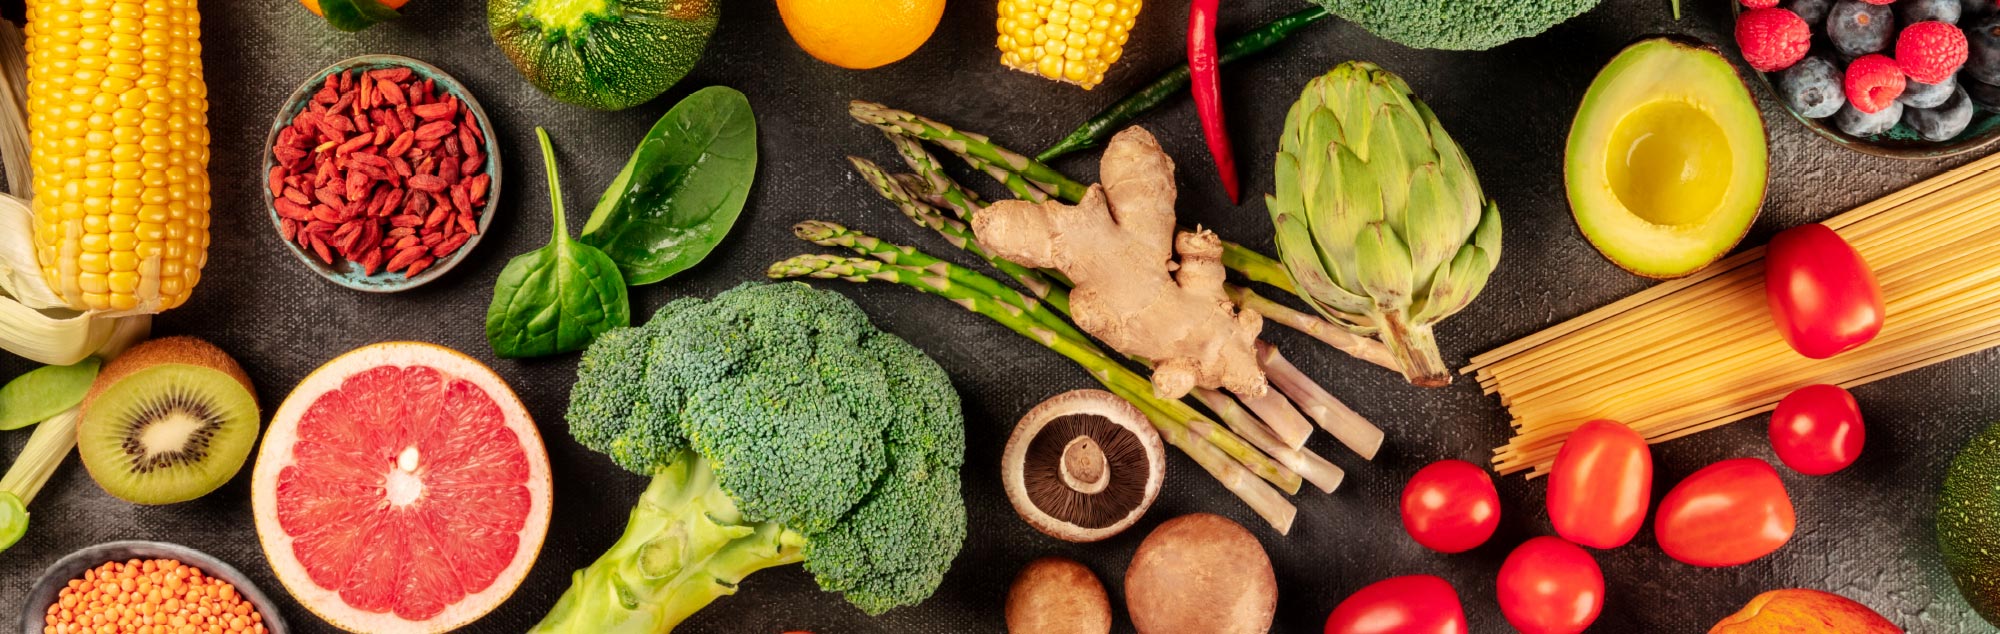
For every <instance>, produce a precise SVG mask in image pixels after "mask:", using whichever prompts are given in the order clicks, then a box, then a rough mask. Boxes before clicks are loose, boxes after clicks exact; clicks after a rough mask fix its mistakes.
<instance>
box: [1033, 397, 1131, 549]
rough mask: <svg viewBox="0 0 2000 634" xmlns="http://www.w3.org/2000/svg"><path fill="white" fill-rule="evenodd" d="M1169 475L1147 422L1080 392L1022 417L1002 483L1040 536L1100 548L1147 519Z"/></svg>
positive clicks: (1122, 405) (1121, 404) (1116, 403)
mask: <svg viewBox="0 0 2000 634" xmlns="http://www.w3.org/2000/svg"><path fill="white" fill-rule="evenodd" d="M1078 438H1087V439H1088V440H1089V441H1088V442H1076V440H1077V439H1078ZM1166 468H1167V461H1166V449H1165V447H1164V446H1163V445H1162V444H1161V442H1160V433H1159V432H1158V431H1157V430H1154V429H1153V424H1152V422H1151V421H1149V420H1147V419H1146V415H1145V414H1142V413H1140V412H1139V410H1138V408H1135V407H1133V406H1132V404H1131V403H1127V402H1125V400H1124V399H1120V398H1118V396H1117V395H1114V394H1112V393H1110V392H1106V391H1103V390H1076V391H1073V392H1065V393H1062V394H1058V395H1056V396H1054V397H1052V398H1050V399H1049V400H1046V401H1042V403H1041V404H1040V405H1036V406H1035V408H1034V409H1032V410H1029V411H1028V413H1027V415H1025V416H1022V417H1021V422H1020V423H1018V424H1016V425H1015V426H1014V435H1013V436H1012V437H1010V438H1008V439H1007V448H1006V449H1005V450H1004V451H1003V452H1002V453H1001V456H1000V482H1001V485H1002V487H1003V488H1005V489H1006V490H1007V500H1008V501H1009V502H1012V503H1013V505H1014V511H1015V512H1017V513H1020V515H1021V519H1024V520H1027V522H1028V524H1029V525H1031V526H1034V527H1035V530H1038V531H1041V532H1042V533H1044V534H1047V535H1048V536H1050V537H1054V538H1056V539H1060V540H1064V541H1070V542H1094V541H1099V540H1103V539H1106V538H1109V537H1111V536H1112V535H1117V534H1118V533H1120V532H1123V531H1124V530H1125V529H1126V528H1129V527H1131V526H1132V524H1134V523H1136V522H1138V521H1139V518H1140V517H1142V516H1144V515H1145V514H1146V509H1147V508H1149V507H1151V506H1152V505H1153V499H1154V498H1156V497H1159V494H1160V485H1161V482H1163V481H1164V480H1165V479H1166Z"/></svg>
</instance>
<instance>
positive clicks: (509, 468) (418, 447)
mask: <svg viewBox="0 0 2000 634" xmlns="http://www.w3.org/2000/svg"><path fill="white" fill-rule="evenodd" d="M549 494H550V491H549V458H548V453H547V451H546V450H544V449H543V448H542V438H541V435H540V434H539V433H538V432H537V431H536V430H535V423H534V421H533V420H532V419H530V418H529V417H528V411H527V408H525V407H523V406H522V405H521V400H520V399H519V398H518V397H516V396H514V391H513V390H512V389H510V388H508V387H507V383H506V382H505V381H503V380H501V379H500V376H499V375H497V374H494V373H493V370H491V369H489V368H487V367H486V366H485V365H483V364H481V363H480V362H478V361H476V360H473V359H472V358H471V357H467V356H465V355H463V354H459V353H458V352H455V351H452V350H450V349H447V348H442V347H438V346H434V345H430V344H424V343H408V342H398V343H382V344H376V345H372V346H367V347H364V348H360V349H357V350H355V351H353V352H349V353H347V354H345V355H342V356H340V357H339V358H336V359H334V360H332V361H329V362H327V364H326V365H323V366H320V368H319V369H318V370H314V371H313V373H312V374H310V375H307V376H306V378H305V380H304V381H301V382H300V383H299V386H298V387H297V388H295V389H293V390H292V394H291V395H290V396H288V397H286V398H285V402H284V404H283V405H280V406H278V411H277V413H276V414H275V415H274V417H273V419H272V421H271V425H270V427H269V429H267V430H266V432H265V434H264V445H263V449H262V450H261V451H259V452H258V456H257V469H256V471H255V472H254V473H253V474H252V479H251V494H250V495H251V505H252V507H253V508H254V509H255V510H256V513H257V537H258V539H259V540H260V541H262V543H263V546H264V556H265V558H267V559H269V560H270V562H271V569H272V571H274V572H276V573H277V576H278V581H280V582H282V583H284V585H285V589H286V590H288V591H290V592H291V593H292V596H293V597H295V598H297V599H298V600H299V602H300V603H302V604H304V605H305V606H306V608H307V609H309V610H312V612H313V613H314V614H317V615H319V617H320V618H322V619H325V620H326V621H327V622H328V623H331V624H333V625H334V626H336V627H339V628H341V629H344V630H347V631H350V632H361V633H364V634H401V633H405V632H423V633H434V632H443V631H446V630H451V629H455V628H457V627H459V626H462V625H465V624H467V623H470V622H472V621H473V620H476V619H478V618H479V617H481V616H484V615H485V614H486V613H487V612H490V611H492V610H493V608H494V607H496V606H498V605H500V603H501V602H502V601H505V600H506V599H507V596H508V595H510V594H513V592H514V589H515V588H516V587H518V586H520V585H521V580H522V579H523V578H525V577H526V576H527V574H528V569H529V568H530V567H532V566H533V565H534V561H535V555H536V553H538V552H539V551H540V550H541V547H542V538H543V537H544V536H546V535H547V534H548V528H549V504H550V501H549Z"/></svg>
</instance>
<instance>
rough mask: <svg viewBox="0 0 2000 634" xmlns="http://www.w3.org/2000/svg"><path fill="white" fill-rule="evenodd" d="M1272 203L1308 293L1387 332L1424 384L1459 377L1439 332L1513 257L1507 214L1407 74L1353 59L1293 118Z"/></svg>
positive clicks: (1324, 309)
mask: <svg viewBox="0 0 2000 634" xmlns="http://www.w3.org/2000/svg"><path fill="white" fill-rule="evenodd" d="M1276 171H1277V173H1276V181H1277V183H1276V185H1277V193H1276V194H1275V195H1270V196H1266V197H1265V202H1266V206H1267V207H1268V208H1269V210H1270V212H1271V222H1272V223H1273V224H1274V225H1276V227H1277V243H1278V255H1279V259H1281V260H1283V261H1284V263H1285V268H1286V269H1288V270H1290V271H1291V274H1292V278H1293V281H1294V282H1296V284H1295V285H1294V286H1296V288H1297V289H1298V294H1299V297H1301V298H1303V299H1304V300H1306V302H1307V303H1310V304H1312V306H1313V308H1314V309H1316V310H1318V311H1319V313H1320V314H1321V315H1324V316H1325V317H1326V318H1327V319H1329V320H1331V321H1333V322H1334V323H1337V324H1340V325H1342V326H1344V327H1346V328H1348V329H1349V330H1353V331H1354V332H1356V333H1359V334H1364V335H1374V336H1379V337H1381V339H1382V341H1383V343H1385V344H1388V346H1389V350H1390V352H1391V353H1392V354H1394V356H1395V358H1396V360H1397V361H1398V362H1399V364H1400V365H1401V366H1402V368H1403V374H1404V376H1405V377H1406V378H1408V379H1409V381H1410V382H1411V383H1415V384H1417V385H1423V386H1438V385H1444V384H1446V383H1450V382H1451V373H1450V370H1449V369H1448V368H1446V367H1445V365H1444V360H1443V359H1441V358H1440V357H1439V356H1438V350H1437V340H1436V338H1435V337H1434V336H1433V335H1432V333H1431V327H1432V326H1433V325H1435V324H1436V323H1438V322H1439V321H1441V320H1443V319H1444V318H1446V317H1449V316H1451V315H1452V314H1453V313H1457V312H1458V311H1459V310H1460V309H1462V308H1465V306H1466V304H1469V303H1471V302H1472V299H1473V298H1474V297H1477V296H1478V295H1479V291H1480V290H1482V289H1484V288H1485V287H1486V278H1487V276H1488V275H1489V274H1491V273H1492V272H1493V267H1494V266H1495V265H1496V264H1498V263H1499V261H1500V211H1499V207H1498V206H1496V205H1494V204H1493V201H1491V200H1487V199H1486V196H1485V195H1484V194H1482V193H1480V190H1479V178H1478V176H1477V175H1475V174H1474V173H1473V171H1472V165H1471V163H1470V162H1468V161H1467V160H1466V157H1465V152H1464V151H1463V150H1460V149H1459V147H1458V144H1457V143H1454V142H1453V141H1452V140H1451V136H1450V135H1447V134H1445V131H1444V127H1443V126H1442V125H1439V124H1438V120H1437V117H1436V116H1435V115H1433V114H1432V113H1431V110H1430V108H1428V107H1426V106H1424V104H1423V102H1421V101H1418V100H1417V99H1416V97H1415V96H1414V95H1412V94H1410V87H1409V85H1408V84H1405V83H1403V79H1402V78H1401V77H1397V76H1396V75H1395V74H1394V73H1390V72H1389V71H1386V70H1383V69H1382V68H1381V67H1379V66H1376V65H1374V64H1370V63H1367V62H1347V63H1345V64H1341V65H1340V66H1338V67H1335V68H1334V69H1333V70H1332V71H1330V72H1328V73H1327V74H1326V75H1324V76H1322V77H1318V78H1316V79H1313V80H1312V82H1310V83H1308V84H1306V89H1305V93H1304V94H1302V95H1300V97H1299V101H1298V103H1296V104H1293V105H1292V109H1291V112H1290V113H1289V114H1287V115H1286V117H1285V135H1284V138H1283V140H1282V141H1281V143H1280V149H1279V151H1278V160H1277V169H1276Z"/></svg>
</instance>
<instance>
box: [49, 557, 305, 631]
mask: <svg viewBox="0 0 2000 634" xmlns="http://www.w3.org/2000/svg"><path fill="white" fill-rule="evenodd" d="M24 608H25V609H23V610H22V612H21V630H20V631H21V632H23V634H43V633H46V632H99V631H113V630H116V631H120V632H126V631H146V629H147V628H151V629H152V630H153V631H160V632H190V631H192V632H231V633H240V634H285V633H286V632H287V631H288V630H287V629H286V627H285V619H284V616H283V615H281V614H279V613H278V606H277V604H276V603H273V602H272V601H271V598H270V597H269V596H267V595H265V594H264V593H263V591H261V590H258V589H257V586H256V585H254V584H252V583H251V582H250V578H249V577H248V576H245V575H244V574H243V573H242V572H241V571H238V570H237V569H235V568H233V567H231V566H230V565H229V564H227V563H224V562H223V561H222V560H220V559H216V558H215V557H212V556H209V555H208V554H206V553H203V552H200V551H197V550H195V549H192V548H188V547H186V546H181V545H178V544H168V543H165V542H147V541H123V542H110V543H106V544H98V545H96V546H91V547H89V548H85V549H83V550H79V551H76V552H74V553H70V554H69V556H67V557H63V558H62V559H61V560H58V561H56V563H54V564H52V565H50V566H49V567H48V569H47V570H46V571H44V572H43V573H42V576H41V578H39V579H37V580H36V581H35V584H34V585H33V586H31V587H30V588H29V589H28V604H27V605H26V606H24Z"/></svg>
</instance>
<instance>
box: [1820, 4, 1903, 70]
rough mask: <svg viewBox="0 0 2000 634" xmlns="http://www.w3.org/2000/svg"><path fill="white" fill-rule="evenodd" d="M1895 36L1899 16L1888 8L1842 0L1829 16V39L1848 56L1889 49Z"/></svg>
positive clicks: (1827, 17)
mask: <svg viewBox="0 0 2000 634" xmlns="http://www.w3.org/2000/svg"><path fill="white" fill-rule="evenodd" d="M1895 35H1896V16H1895V15H1893V13H1892V12H1891V11H1890V10H1889V7H1888V5H1881V4H1868V3H1866V2H1862V1H1861V0H1840V1H1839V2H1835V3H1833V9H1832V11H1830V12H1829V13H1827V16H1826V37H1827V38H1828V39H1831V40H1833V48H1834V49H1836V50H1839V51H1840V53H1841V54H1842V55H1846V56H1848V57H1860V56H1862V55H1867V54H1869V53H1880V52H1882V51H1885V50H1888V49H1889V41H1890V40H1891V39H1893V38H1894V37H1895Z"/></svg>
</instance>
